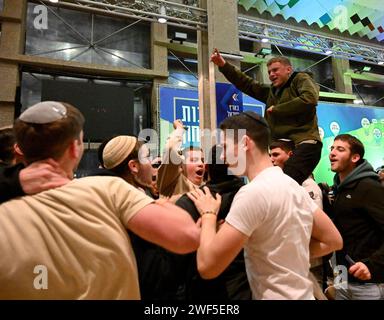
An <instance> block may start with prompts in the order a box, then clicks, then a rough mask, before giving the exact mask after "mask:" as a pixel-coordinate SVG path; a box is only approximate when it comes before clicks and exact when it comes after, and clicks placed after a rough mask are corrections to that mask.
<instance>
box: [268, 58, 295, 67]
mask: <svg viewBox="0 0 384 320" xmlns="http://www.w3.org/2000/svg"><path fill="white" fill-rule="evenodd" d="M275 62H280V63H281V64H284V65H286V66H290V67H292V63H291V61H290V60H289V59H288V58H286V57H283V56H279V57H274V58H272V59H269V60H268V62H267V66H270V65H271V64H272V63H275Z"/></svg>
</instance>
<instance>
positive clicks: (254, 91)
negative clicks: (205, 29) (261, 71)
mask: <svg viewBox="0 0 384 320" xmlns="http://www.w3.org/2000/svg"><path fill="white" fill-rule="evenodd" d="M211 61H212V62H213V63H214V64H215V65H217V66H218V67H219V70H220V72H221V73H222V74H223V75H224V76H225V77H226V78H227V80H228V81H229V82H231V83H232V84H234V85H235V86H236V87H237V88H238V89H239V90H241V91H242V92H244V93H246V94H248V95H249V96H251V97H253V98H255V99H258V100H260V101H263V102H266V101H267V97H268V89H266V88H263V87H262V86H260V85H259V84H258V83H257V82H256V81H255V80H254V79H253V78H251V77H249V76H247V75H246V74H245V73H244V72H242V71H241V70H239V69H238V68H236V67H235V66H233V65H232V64H230V63H229V62H227V61H225V60H224V58H223V57H222V56H221V55H220V52H219V51H218V50H217V49H216V48H215V49H214V51H213V53H212V55H211Z"/></svg>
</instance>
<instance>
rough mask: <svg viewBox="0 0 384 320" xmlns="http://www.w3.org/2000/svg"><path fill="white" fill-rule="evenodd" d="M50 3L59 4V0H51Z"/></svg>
mask: <svg viewBox="0 0 384 320" xmlns="http://www.w3.org/2000/svg"><path fill="white" fill-rule="evenodd" d="M49 2H52V3H58V2H59V0H49Z"/></svg>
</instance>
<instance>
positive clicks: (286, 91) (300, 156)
mask: <svg viewBox="0 0 384 320" xmlns="http://www.w3.org/2000/svg"><path fill="white" fill-rule="evenodd" d="M211 61H212V62H213V63H214V64H216V65H217V66H218V67H219V70H220V71H221V72H222V73H223V74H224V76H225V77H226V78H227V79H228V81H230V82H231V83H233V84H234V85H235V86H236V87H237V88H238V89H239V90H241V91H243V92H244V93H246V94H248V95H249V96H251V97H253V98H255V99H258V100H260V101H263V102H265V103H266V107H267V109H266V112H265V119H266V120H267V122H268V124H269V126H270V129H271V134H272V140H278V139H288V140H292V141H293V142H294V143H295V145H296V148H295V153H294V155H293V156H291V157H290V158H289V160H288V161H287V162H286V164H285V167H284V172H285V173H286V174H288V175H289V176H291V177H292V178H293V179H295V180H296V181H297V182H298V183H299V184H302V182H303V181H304V180H305V179H307V178H308V176H309V175H310V174H311V173H312V172H313V170H314V169H315V167H316V165H317V164H318V162H319V160H320V156H321V148H322V143H321V139H320V135H319V128H318V126H317V116H316V106H317V101H318V99H319V87H318V85H317V84H316V83H315V81H314V80H313V79H312V78H311V77H310V76H309V75H308V74H307V73H304V72H293V68H292V65H291V63H290V61H289V60H288V59H287V58H285V57H275V58H272V59H271V60H269V61H268V63H267V66H268V74H269V80H271V82H272V86H271V88H270V89H269V90H266V88H263V87H262V86H261V85H260V84H258V83H257V82H256V81H255V80H254V79H253V78H251V77H248V76H247V75H246V74H244V73H243V72H241V71H240V70H239V69H237V68H236V67H235V66H233V65H231V64H230V63H228V62H226V61H225V60H224V58H223V57H222V56H221V55H220V53H219V51H218V50H217V49H215V50H214V51H213V54H212V56H211Z"/></svg>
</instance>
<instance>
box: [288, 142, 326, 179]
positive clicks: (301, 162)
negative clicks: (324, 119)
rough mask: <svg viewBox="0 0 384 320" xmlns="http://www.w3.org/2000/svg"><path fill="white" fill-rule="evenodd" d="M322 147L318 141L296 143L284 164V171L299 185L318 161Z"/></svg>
mask: <svg viewBox="0 0 384 320" xmlns="http://www.w3.org/2000/svg"><path fill="white" fill-rule="evenodd" d="M322 147H323V144H322V143H321V142H319V141H317V143H315V144H313V143H302V144H299V145H297V146H296V148H295V151H294V152H293V155H292V156H291V157H290V158H289V159H288V160H287V162H285V164H284V173H285V174H287V175H289V176H290V177H291V178H292V179H294V180H296V181H297V183H298V184H300V185H301V184H302V183H303V181H304V180H306V179H307V178H308V177H309V175H310V174H311V173H312V172H313V170H314V169H315V168H316V166H317V164H318V163H319V161H320V157H321V148H322Z"/></svg>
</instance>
